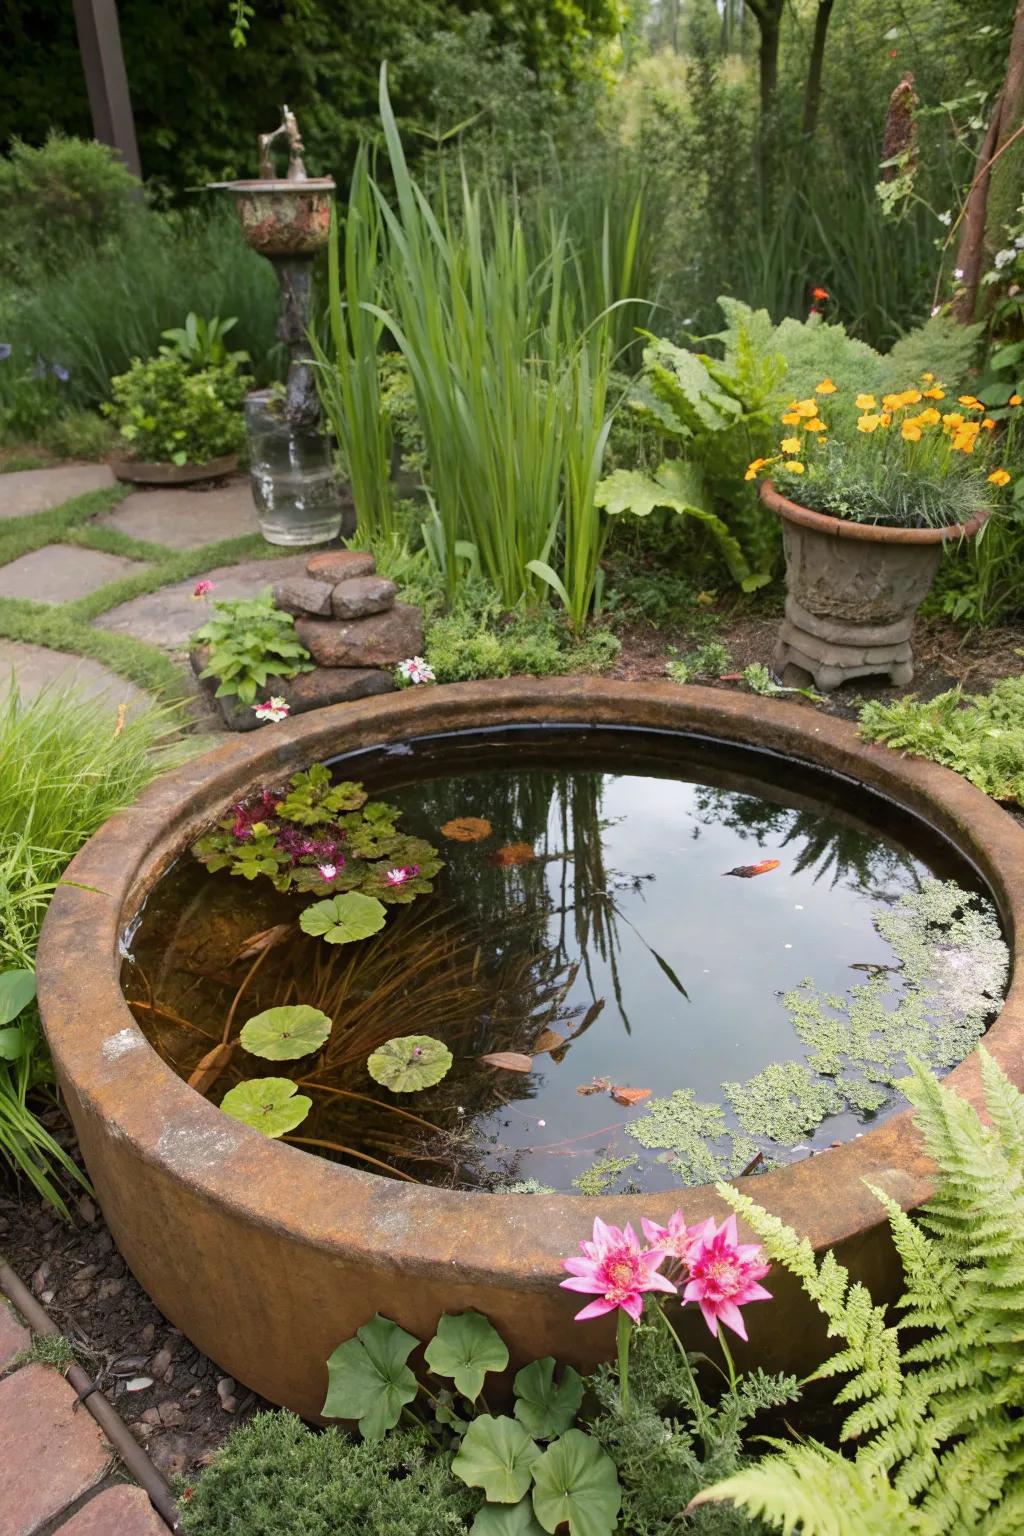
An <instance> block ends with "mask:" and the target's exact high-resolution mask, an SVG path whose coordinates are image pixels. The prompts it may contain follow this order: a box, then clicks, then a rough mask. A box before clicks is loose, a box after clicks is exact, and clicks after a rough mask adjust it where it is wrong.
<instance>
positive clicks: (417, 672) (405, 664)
mask: <svg viewBox="0 0 1024 1536" xmlns="http://www.w3.org/2000/svg"><path fill="white" fill-rule="evenodd" d="M398 675H399V677H400V678H402V679H403V680H404V681H405V682H407V683H412V684H413V686H415V685H416V684H418V683H434V682H436V681H437V679H436V677H435V676H434V669H433V667H432V666H431V665H430V663H429V662H427V661H424V659H423V657H422V656H410V657H409V659H408V661H400V662H399V663H398Z"/></svg>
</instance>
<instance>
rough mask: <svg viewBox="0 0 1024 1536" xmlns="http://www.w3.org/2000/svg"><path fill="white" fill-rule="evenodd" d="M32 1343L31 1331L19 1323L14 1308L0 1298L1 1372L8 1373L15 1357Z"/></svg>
mask: <svg viewBox="0 0 1024 1536" xmlns="http://www.w3.org/2000/svg"><path fill="white" fill-rule="evenodd" d="M31 1342H32V1340H31V1338H30V1337H29V1331H28V1329H27V1328H23V1327H22V1326H21V1324H20V1323H19V1322H18V1319H17V1317H16V1316H15V1313H14V1308H13V1307H9V1306H8V1305H7V1303H6V1302H5V1301H4V1300H3V1298H2V1297H0V1371H6V1369H7V1367H8V1366H9V1365H10V1363H11V1361H12V1360H13V1359H14V1357H15V1355H19V1354H20V1353H21V1351H22V1350H23V1349H28V1346H29V1345H30V1344H31Z"/></svg>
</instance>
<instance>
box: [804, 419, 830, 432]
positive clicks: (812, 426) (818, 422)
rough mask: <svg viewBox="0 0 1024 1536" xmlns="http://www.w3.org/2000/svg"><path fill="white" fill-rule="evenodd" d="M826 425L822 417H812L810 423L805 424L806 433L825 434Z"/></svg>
mask: <svg viewBox="0 0 1024 1536" xmlns="http://www.w3.org/2000/svg"><path fill="white" fill-rule="evenodd" d="M824 430H825V423H824V422H823V421H822V419H821V417H820V416H812V417H811V419H810V421H805V422H804V431H805V432H824Z"/></svg>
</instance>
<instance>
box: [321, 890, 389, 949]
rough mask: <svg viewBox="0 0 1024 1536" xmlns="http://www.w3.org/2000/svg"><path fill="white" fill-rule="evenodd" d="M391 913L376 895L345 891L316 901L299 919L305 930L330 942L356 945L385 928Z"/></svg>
mask: <svg viewBox="0 0 1024 1536" xmlns="http://www.w3.org/2000/svg"><path fill="white" fill-rule="evenodd" d="M386 918H387V912H386V910H385V907H384V903H383V902H380V901H378V900H377V898H376V896H364V895H363V893H362V892H361V891H345V892H344V894H343V895H341V896H331V897H330V898H329V899H328V900H327V901H317V902H314V904H313V906H311V907H307V908H306V910H305V912H303V914H302V916H301V917H300V918H299V927H300V928H301V929H302V931H303V933H309V934H312V935H313V937H314V938H322V939H325V940H326V941H327V943H328V944H354V943H355V942H356V940H357V939H368V938H369V937H370V935H371V934H373V933H379V932H380V930H381V929H382V928H383V927H384V923H385V920H386Z"/></svg>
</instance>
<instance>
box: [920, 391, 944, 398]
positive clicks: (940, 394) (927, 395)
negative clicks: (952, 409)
mask: <svg viewBox="0 0 1024 1536" xmlns="http://www.w3.org/2000/svg"><path fill="white" fill-rule="evenodd" d="M922 394H923V395H924V398H925V399H926V400H945V398H946V391H945V390H944V389H925V390H922Z"/></svg>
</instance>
